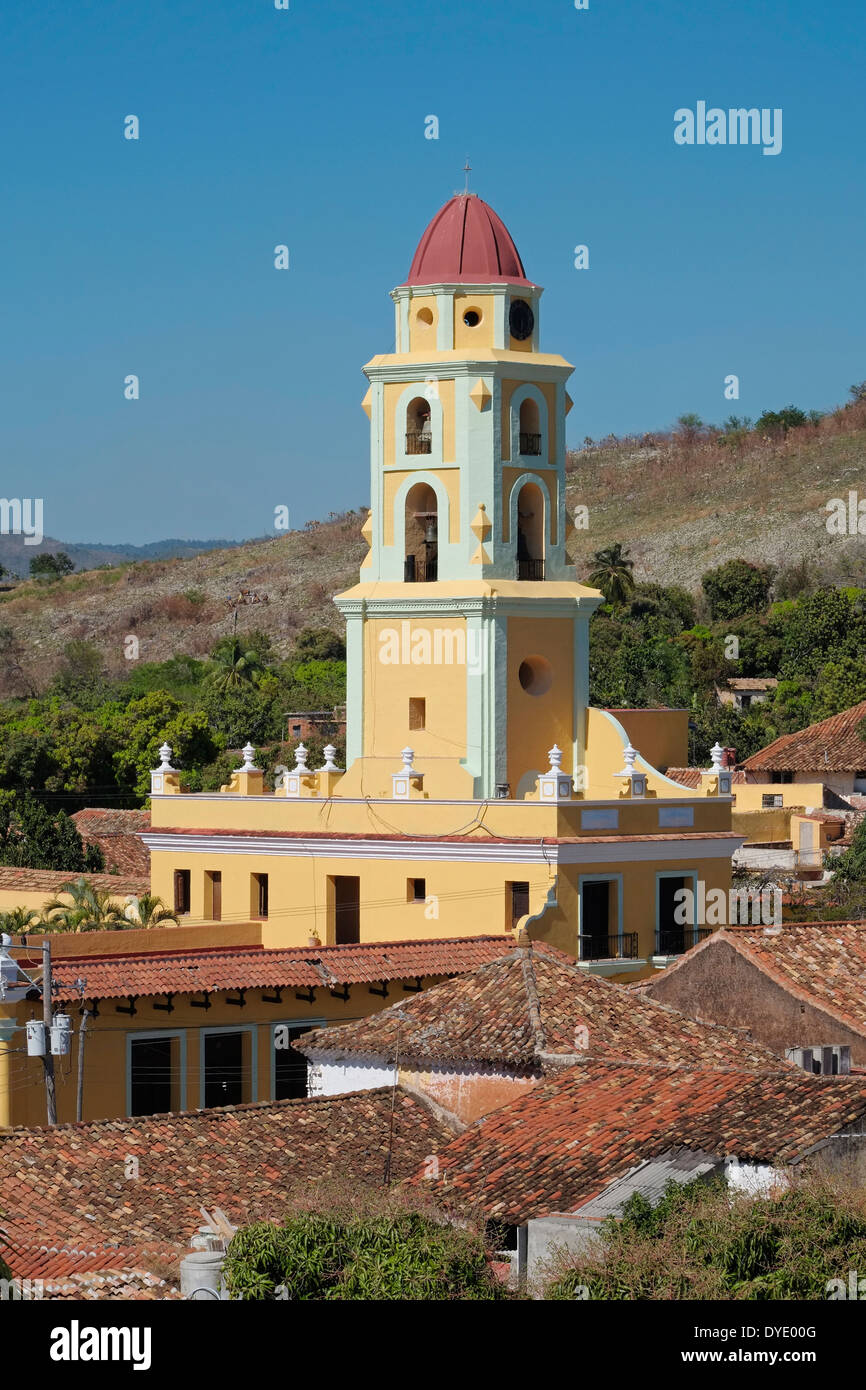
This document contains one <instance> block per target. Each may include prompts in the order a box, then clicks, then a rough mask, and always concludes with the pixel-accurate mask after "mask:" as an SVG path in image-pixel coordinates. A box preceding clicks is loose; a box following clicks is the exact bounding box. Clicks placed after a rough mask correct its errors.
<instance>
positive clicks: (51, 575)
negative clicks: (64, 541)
mask: <svg viewBox="0 0 866 1390" xmlns="http://www.w3.org/2000/svg"><path fill="white" fill-rule="evenodd" d="M74 569H75V562H74V560H70V558H69V556H68V555H67V554H66V551H65V550H58V551H57V553H56V554H51V553H50V552H48V551H43V552H42V554H41V555H33V556H32V557H31V560H30V574H31V576H32V577H33V578H34V579H63V578H64V576H65V575H67V574H71V573H72V571H73V570H74Z"/></svg>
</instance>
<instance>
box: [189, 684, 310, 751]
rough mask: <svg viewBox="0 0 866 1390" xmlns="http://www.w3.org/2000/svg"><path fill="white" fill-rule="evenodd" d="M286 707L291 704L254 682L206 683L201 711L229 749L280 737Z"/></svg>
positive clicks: (202, 693) (215, 735) (201, 697)
mask: <svg viewBox="0 0 866 1390" xmlns="http://www.w3.org/2000/svg"><path fill="white" fill-rule="evenodd" d="M283 708H285V709H287V708H288V706H287V705H286V706H283V704H282V701H281V700H278V699H275V698H274V695H273V693H271V692H270V691H267V690H263V689H262V688H261V687H260V686H256V685H252V684H247V685H239V686H230V687H228V688H226V687H225V686H217V685H212V684H210V683H206V684H205V686H204V687H203V688H202V691H201V694H200V696H199V712H200V713H201V714H203V715H204V717H205V719H206V720H207V723H208V727H209V728H210V729H211V731H212V733H213V735H214V738H215V739H219V740H221V741H222V743H223V745H224V746H226V747H229V748H241V747H243V745H244V744H245V743H246V742H247V741H248V740H250V741H251V742H252V743H264V742H266V741H267V740H268V739H278V738H279V737H280V734H281V725H282V720H281V714H282V709H283ZM169 742H171V740H169ZM208 761H210V759H209V760H208Z"/></svg>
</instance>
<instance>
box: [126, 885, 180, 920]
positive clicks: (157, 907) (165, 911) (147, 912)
mask: <svg viewBox="0 0 866 1390" xmlns="http://www.w3.org/2000/svg"><path fill="white" fill-rule="evenodd" d="M126 901H127V908H126V912H125V913H124V916H125V917H126V919H127V921H128V923H129V925H130V926H131V927H162V926H165V924H166V922H174V924H175V926H177V917H176V916H175V914H174V913H173V912H172V910H171V908H170V907H169V906H168V905H167V904H166V903H164V902H163V900H162V898H158V897H157V896H156V894H155V893H141V894H140V895H139V896H138V897H132V896H130V897H128V898H127V900H126Z"/></svg>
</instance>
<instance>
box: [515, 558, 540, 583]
mask: <svg viewBox="0 0 866 1390" xmlns="http://www.w3.org/2000/svg"><path fill="white" fill-rule="evenodd" d="M517 578H518V579H543V578H544V561H543V560H518V561H517Z"/></svg>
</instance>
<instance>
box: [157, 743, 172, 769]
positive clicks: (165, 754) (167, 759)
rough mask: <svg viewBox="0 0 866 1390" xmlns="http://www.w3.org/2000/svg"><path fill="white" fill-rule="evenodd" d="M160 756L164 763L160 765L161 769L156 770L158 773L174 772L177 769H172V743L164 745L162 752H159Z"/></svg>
mask: <svg viewBox="0 0 866 1390" xmlns="http://www.w3.org/2000/svg"><path fill="white" fill-rule="evenodd" d="M159 756H160V757H161V758H162V762H161V763H160V765H159V767H158V768H157V769H156V770H157V772H174V771H175V769H174V768H173V767H172V765H171V744H170V743H164V744H163V745H162V747H161V748H160V750H159Z"/></svg>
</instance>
